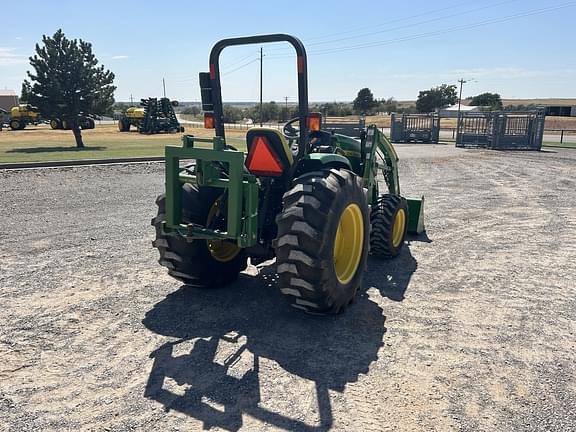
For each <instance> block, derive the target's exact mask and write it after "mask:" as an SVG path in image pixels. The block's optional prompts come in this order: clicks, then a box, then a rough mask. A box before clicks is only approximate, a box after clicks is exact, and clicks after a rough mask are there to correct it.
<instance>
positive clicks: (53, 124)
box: [50, 119, 62, 129]
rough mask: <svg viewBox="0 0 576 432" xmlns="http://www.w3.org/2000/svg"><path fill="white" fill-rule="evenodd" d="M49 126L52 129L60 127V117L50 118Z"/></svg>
mask: <svg viewBox="0 0 576 432" xmlns="http://www.w3.org/2000/svg"><path fill="white" fill-rule="evenodd" d="M50 127H51V128H52V129H62V122H61V121H60V119H52V120H50Z"/></svg>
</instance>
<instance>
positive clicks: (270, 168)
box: [246, 136, 284, 177]
mask: <svg viewBox="0 0 576 432" xmlns="http://www.w3.org/2000/svg"><path fill="white" fill-rule="evenodd" d="M246 168H248V171H250V172H251V173H252V174H254V175H260V176H268V177H280V176H281V175H282V174H283V173H284V165H283V164H282V162H281V161H280V159H279V158H278V156H276V154H275V153H274V151H273V150H272V148H271V147H270V143H269V142H268V140H267V139H266V137H263V136H257V137H255V138H254V141H253V142H252V146H251V147H250V151H249V152H248V157H247V158H246Z"/></svg>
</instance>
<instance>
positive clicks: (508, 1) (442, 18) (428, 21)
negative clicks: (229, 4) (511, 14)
mask: <svg viewBox="0 0 576 432" xmlns="http://www.w3.org/2000/svg"><path fill="white" fill-rule="evenodd" d="M517 1H519V0H506V1H501V2H497V3H493V4H489V5H486V6H483V7H480V8H474V9H468V10H465V11H463V12H459V13H455V14H451V15H442V16H440V17H436V18H432V19H429V20H425V21H419V22H416V23H411V24H406V25H402V26H398V27H393V28H387V29H384V30H379V31H372V32H368V33H363V34H360V35H355V36H348V37H340V38H337V39H330V40H327V41H322V42H310V41H313V40H316V39H326V38H327V37H328V36H342V35H343V34H349V33H356V32H357V31H359V30H368V29H373V28H378V27H382V26H385V25H389V24H392V23H395V22H402V21H409V20H412V19H414V18H418V17H421V16H426V15H432V14H434V13H437V12H443V11H445V10H453V9H454V8H455V7H461V6H462V4H461V3H459V4H458V5H453V6H449V7H443V8H440V9H434V10H432V11H428V12H424V13H419V14H415V15H411V16H408V17H405V18H399V19H395V20H389V21H385V22H384V23H381V24H377V25H375V26H366V25H364V26H361V27H356V30H348V31H343V32H339V33H332V34H330V35H327V36H319V37H315V38H308V39H305V40H306V45H307V46H315V45H325V44H330V43H335V42H339V41H343V40H349V39H358V38H361V37H365V36H370V35H373V34H379V33H387V32H391V31H396V30H401V29H404V28H409V27H414V26H418V25H422V24H427V23H430V22H436V21H441V20H444V19H448V18H453V17H457V16H461V15H466V14H469V13H473V12H478V11H480V10H484V9H490V8H494V7H498V6H502V5H504V4H507V3H514V2H517ZM289 49H291V47H288V46H281V47H277V48H273V49H272V50H271V51H279V50H289Z"/></svg>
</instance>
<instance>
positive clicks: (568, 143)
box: [542, 141, 576, 148]
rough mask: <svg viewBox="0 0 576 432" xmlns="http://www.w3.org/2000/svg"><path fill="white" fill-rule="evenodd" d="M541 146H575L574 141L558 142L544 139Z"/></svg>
mask: <svg viewBox="0 0 576 432" xmlns="http://www.w3.org/2000/svg"><path fill="white" fill-rule="evenodd" d="M542 146H543V147H562V148H576V142H563V143H559V142H557V141H544V142H543V143H542Z"/></svg>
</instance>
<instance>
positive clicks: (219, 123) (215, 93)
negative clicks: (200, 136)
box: [200, 33, 308, 159]
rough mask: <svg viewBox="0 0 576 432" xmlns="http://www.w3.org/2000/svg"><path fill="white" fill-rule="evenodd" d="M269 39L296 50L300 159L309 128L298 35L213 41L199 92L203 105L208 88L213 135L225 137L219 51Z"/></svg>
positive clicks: (304, 65)
mask: <svg viewBox="0 0 576 432" xmlns="http://www.w3.org/2000/svg"><path fill="white" fill-rule="evenodd" d="M272 42H288V43H290V44H291V45H292V46H293V47H294V49H295V50H296V59H297V61H296V66H297V71H298V117H299V126H300V140H299V143H300V145H299V146H298V147H299V149H298V159H300V157H301V156H302V155H303V154H304V153H305V151H306V149H307V147H308V128H307V125H306V118H307V116H308V62H307V57H306V49H305V48H304V45H303V44H302V42H301V41H300V40H299V39H298V38H296V37H294V36H291V35H287V34H281V33H278V34H266V35H258V36H245V37H237V38H229V39H222V40H221V41H219V42H216V44H215V45H214V46H213V47H212V50H211V51H210V73H209V78H210V88H209V89H208V88H205V84H203V83H206V81H207V80H206V78H208V77H207V76H206V75H207V74H206V73H205V72H204V73H200V87H201V91H202V92H203V93H202V102H203V107H204V100H205V93H204V92H207V91H209V92H210V96H211V97H210V99H211V105H212V109H213V111H214V128H215V129H216V136H220V137H222V138H224V115H223V106H222V88H221V84H220V64H219V61H220V54H221V53H222V50H223V49H224V48H226V47H229V46H236V45H252V44H262V43H272ZM203 75H204V77H203ZM206 96H207V95H206ZM203 109H204V108H203Z"/></svg>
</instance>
